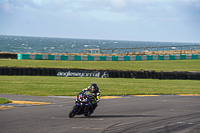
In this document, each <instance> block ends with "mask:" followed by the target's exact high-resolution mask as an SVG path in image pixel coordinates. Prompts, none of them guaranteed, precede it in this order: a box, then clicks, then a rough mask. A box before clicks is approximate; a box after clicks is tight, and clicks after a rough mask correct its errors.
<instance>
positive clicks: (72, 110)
mask: <svg viewBox="0 0 200 133" xmlns="http://www.w3.org/2000/svg"><path fill="white" fill-rule="evenodd" d="M77 108H78V106H77V105H74V106H73V107H72V108H71V110H70V112H69V118H73V117H74V116H75V115H76V110H77Z"/></svg>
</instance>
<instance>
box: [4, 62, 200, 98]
mask: <svg viewBox="0 0 200 133" xmlns="http://www.w3.org/2000/svg"><path fill="white" fill-rule="evenodd" d="M0 66H10V67H50V68H82V69H110V70H140V69H143V70H155V71H200V67H199V66H200V60H154V61H55V60H13V59H12V60H10V59H0ZM91 83H97V84H98V85H99V87H100V90H101V94H102V95H157V94H163V95H166V94H167V95H168V94H169V95H171V94H200V89H199V86H200V81H198V80H158V79H126V78H89V77H84V78H83V77H82V78H81V77H78V78H77V77H54V76H51V77H50V76H49V77H47V76H0V93H6V94H21V95H36V96H50V95H59V96H60V95H65V96H74V95H77V93H78V92H80V91H81V90H82V89H83V88H85V87H87V86H89V85H90V84H91Z"/></svg>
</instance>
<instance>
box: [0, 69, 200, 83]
mask: <svg viewBox="0 0 200 133" xmlns="http://www.w3.org/2000/svg"><path fill="white" fill-rule="evenodd" d="M0 75H20V76H23V75H29V76H64V77H102V78H139V79H182V80H186V79H190V80H200V72H185V71H173V72H156V71H144V70H141V71H118V70H87V69H67V68H62V69H61V68H27V67H0Z"/></svg>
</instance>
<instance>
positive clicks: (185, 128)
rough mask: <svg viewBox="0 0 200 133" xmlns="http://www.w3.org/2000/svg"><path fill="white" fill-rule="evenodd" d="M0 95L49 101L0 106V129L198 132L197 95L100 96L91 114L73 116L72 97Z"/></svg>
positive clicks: (22, 132)
mask: <svg viewBox="0 0 200 133" xmlns="http://www.w3.org/2000/svg"><path fill="white" fill-rule="evenodd" d="M0 97H3V98H7V99H12V100H21V101H39V102H50V103H51V104H46V105H38V106H36V105H29V106H25V105H20V106H21V107H20V108H16V109H8V110H1V111H0V133H68V132H69V133H79V132H81V133H94V132H95V133H122V132H123V133H133V132H134V133H200V96H151V97H139V96H125V97H122V98H114V99H102V100H101V101H100V103H99V106H98V107H97V109H96V111H95V112H94V113H93V114H92V116H90V117H85V116H83V115H79V116H75V117H74V118H69V117H68V113H69V110H70V109H71V107H72V106H73V105H74V102H75V98H74V97H38V96H22V95H8V94H0Z"/></svg>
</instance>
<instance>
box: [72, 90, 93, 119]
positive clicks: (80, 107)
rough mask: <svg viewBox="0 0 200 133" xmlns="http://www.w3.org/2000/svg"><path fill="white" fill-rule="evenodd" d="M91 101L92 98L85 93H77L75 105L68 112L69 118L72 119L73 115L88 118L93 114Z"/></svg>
mask: <svg viewBox="0 0 200 133" xmlns="http://www.w3.org/2000/svg"><path fill="white" fill-rule="evenodd" d="M92 100H93V97H92V96H91V95H89V94H87V91H86V92H81V93H79V94H78V96H77V97H76V102H75V105H74V106H73V107H72V108H71V110H70V112H69V117H70V118H73V117H74V116H75V115H84V116H87V117H88V116H90V115H91V114H92V113H93V111H92V108H93V107H92Z"/></svg>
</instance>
